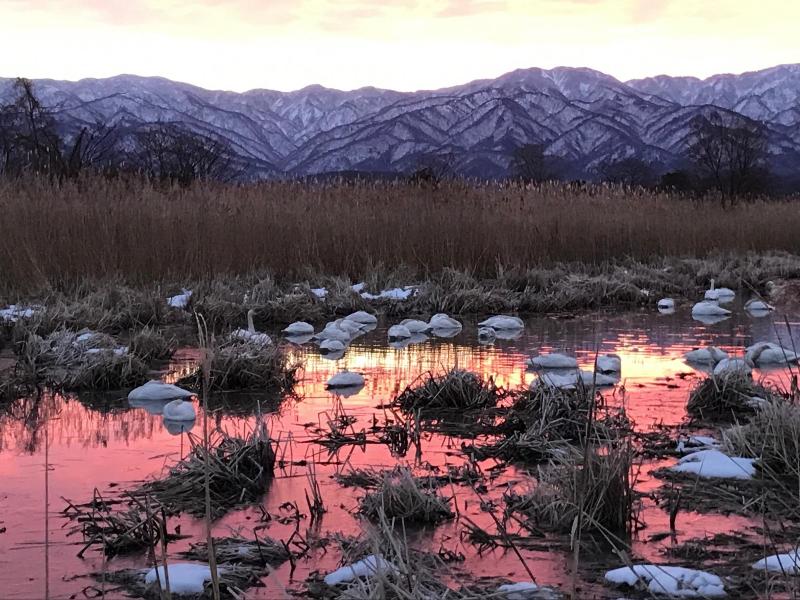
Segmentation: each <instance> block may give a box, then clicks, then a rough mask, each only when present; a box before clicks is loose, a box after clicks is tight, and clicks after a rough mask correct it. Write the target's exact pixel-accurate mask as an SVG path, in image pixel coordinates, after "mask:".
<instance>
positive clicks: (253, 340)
mask: <svg viewBox="0 0 800 600" xmlns="http://www.w3.org/2000/svg"><path fill="white" fill-rule="evenodd" d="M255 312H256V311H255V310H253V309H252V308H251V309H250V310H248V311H247V329H237V330H236V331H234V332H233V333H231V335H230V338H231V339H232V340H235V341H239V342H247V343H248V344H253V345H256V346H269V345H270V344H271V343H272V338H271V337H269V336H268V335H267V334H266V333H259V332H258V331H256V326H255V325H254V324H253V315H254V314H255Z"/></svg>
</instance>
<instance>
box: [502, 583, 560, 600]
mask: <svg viewBox="0 0 800 600" xmlns="http://www.w3.org/2000/svg"><path fill="white" fill-rule="evenodd" d="M497 591H498V592H499V593H501V594H503V598H505V600H533V599H534V598H545V597H552V596H551V595H550V594H548V593H547V592H549V591H550V590H548V589H547V588H543V587H541V586H539V585H537V584H535V583H533V582H532V581H520V582H518V583H504V584H503V585H501V586H500V587H498V588H497ZM543 593H544V594H545V595H544V596H543V595H542V594H543Z"/></svg>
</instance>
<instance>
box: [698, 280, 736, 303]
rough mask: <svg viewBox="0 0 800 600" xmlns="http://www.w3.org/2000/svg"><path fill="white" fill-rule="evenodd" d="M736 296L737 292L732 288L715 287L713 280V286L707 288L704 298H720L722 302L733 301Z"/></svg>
mask: <svg viewBox="0 0 800 600" xmlns="http://www.w3.org/2000/svg"><path fill="white" fill-rule="evenodd" d="M735 297H736V292H734V291H733V290H732V289H730V288H724V287H723V288H715V287H714V280H713V279H712V280H711V288H710V289H708V290H706V293H705V296H704V298H705V299H706V300H719V301H720V302H732V301H733V299H734V298H735Z"/></svg>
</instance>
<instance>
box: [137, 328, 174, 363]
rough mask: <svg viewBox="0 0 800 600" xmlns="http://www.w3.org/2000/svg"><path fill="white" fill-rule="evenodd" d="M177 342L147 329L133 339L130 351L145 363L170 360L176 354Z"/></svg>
mask: <svg viewBox="0 0 800 600" xmlns="http://www.w3.org/2000/svg"><path fill="white" fill-rule="evenodd" d="M177 345H178V344H177V341H176V340H175V338H173V337H169V338H168V337H167V336H165V335H164V334H163V333H162V332H161V331H158V330H156V329H151V328H150V327H145V328H144V329H142V330H141V331H139V332H137V333H136V334H135V335H134V336H133V338H132V339H131V344H130V351H131V353H132V354H133V355H134V356H138V357H139V358H141V359H142V360H143V361H145V362H150V361H153V360H168V359H170V358H172V355H173V354H175V349H176V348H177Z"/></svg>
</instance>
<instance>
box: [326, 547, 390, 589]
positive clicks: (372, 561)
mask: <svg viewBox="0 0 800 600" xmlns="http://www.w3.org/2000/svg"><path fill="white" fill-rule="evenodd" d="M395 570H396V567H395V566H394V565H393V564H392V563H390V562H389V561H387V560H386V559H384V558H383V557H382V556H375V555H374V554H370V555H369V556H367V557H366V558H363V559H361V560H360V561H358V562H355V563H353V564H352V565H345V566H344V567H341V568H339V569H336V570H335V571H334V572H333V573H328V574H327V575H326V576H325V579H324V581H325V584H326V585H339V584H340V583H349V582H351V581H353V580H355V579H358V578H359V577H368V576H369V575H375V574H377V573H391V572H393V571H395Z"/></svg>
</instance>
